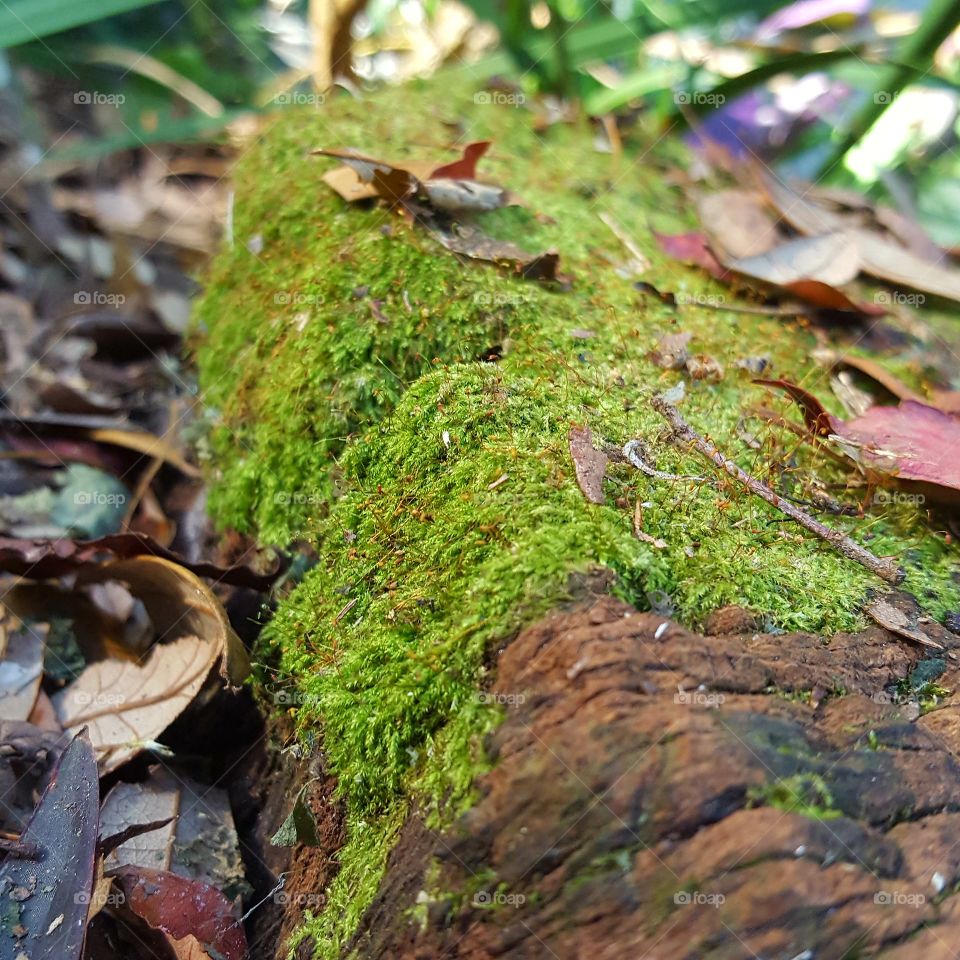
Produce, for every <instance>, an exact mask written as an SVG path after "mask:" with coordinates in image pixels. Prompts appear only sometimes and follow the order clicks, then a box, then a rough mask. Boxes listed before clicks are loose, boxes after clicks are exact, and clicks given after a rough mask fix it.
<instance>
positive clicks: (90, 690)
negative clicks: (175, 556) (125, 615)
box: [53, 557, 249, 772]
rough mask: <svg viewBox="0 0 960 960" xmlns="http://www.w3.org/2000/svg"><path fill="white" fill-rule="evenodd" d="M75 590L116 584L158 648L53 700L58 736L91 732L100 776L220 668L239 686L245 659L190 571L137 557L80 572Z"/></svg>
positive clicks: (95, 673)
mask: <svg viewBox="0 0 960 960" xmlns="http://www.w3.org/2000/svg"><path fill="white" fill-rule="evenodd" d="M77 581H78V583H103V582H109V581H119V582H121V583H124V584H126V585H127V587H128V588H129V590H130V592H131V593H132V594H133V595H134V596H135V597H136V598H137V599H139V600H140V601H141V602H142V603H143V605H144V607H145V608H146V610H147V613H148V615H149V616H150V619H151V621H152V623H153V625H154V627H155V629H156V630H157V632H158V634H159V636H160V638H161V642H158V643H156V644H154V645H153V647H152V648H151V649H150V651H149V652H148V653H147V655H146V656H145V657H144V658H143V659H142V660H140V661H129V660H120V659H105V660H99V661H97V662H95V663H92V664H90V665H89V666H87V667H86V669H84V671H83V672H82V673H81V674H80V676H79V677H78V678H77V679H76V680H75V681H74V682H73V683H71V684H70V685H69V686H67V687H65V688H64V689H63V690H61V691H60V692H59V693H57V694H56V695H55V696H54V697H53V705H54V709H55V710H56V713H57V718H58V720H59V722H60V723H61V724H62V725H63V727H64V728H67V729H70V730H75V729H79V728H80V727H82V726H85V725H86V726H88V727H89V729H90V738H91V740H92V741H93V744H94V747H95V748H96V750H97V756H98V760H99V762H100V764H101V767H102V770H103V772H109V771H111V770H114V769H116V768H117V767H118V766H120V765H121V764H122V763H124V762H126V761H127V760H129V759H130V758H131V757H133V756H136V754H137V753H139V752H140V751H141V750H143V749H144V748H145V746H146V745H147V744H149V743H150V742H152V741H154V740H156V738H157V737H158V736H159V735H160V734H161V733H163V731H164V730H165V729H166V728H167V727H168V726H169V725H170V724H171V723H172V722H173V721H174V720H175V719H176V718H177V717H178V716H179V715H180V714H181V713H182V712H183V710H184V709H186V707H187V706H188V705H189V704H190V702H191V701H192V700H193V698H194V697H195V696H196V695H197V694H198V693H199V692H200V690H201V689H202V687H203V686H204V683H205V682H206V680H207V678H208V677H209V675H210V674H211V671H212V670H213V669H214V668H215V667H217V666H218V665H219V671H220V675H221V677H223V678H224V679H226V680H228V681H229V682H231V683H239V682H240V680H241V679H242V678H243V677H244V676H245V675H246V672H247V670H248V669H249V662H248V660H247V656H246V651H245V650H244V648H243V644H242V643H241V641H240V639H239V638H238V637H237V636H236V634H235V633H234V632H233V630H232V628H231V627H230V623H229V621H228V619H227V615H226V613H225V611H224V610H223V607H222V606H221V604H220V603H219V601H218V600H217V599H216V597H215V596H214V595H213V593H212V592H211V591H210V590H209V589H208V588H207V587H206V585H205V584H203V583H202V582H201V581H200V580H199V579H198V578H197V577H195V576H194V575H193V574H192V573H190V572H189V571H188V570H185V569H184V568H183V567H178V566H177V565H176V564H174V563H170V562H169V561H167V560H162V559H160V558H159V557H135V558H133V559H130V560H119V561H116V562H114V563H108V564H104V565H103V566H101V567H98V568H94V569H87V570H83V571H82V572H81V574H79V575H78V578H77Z"/></svg>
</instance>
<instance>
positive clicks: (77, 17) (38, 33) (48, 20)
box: [0, 0, 159, 49]
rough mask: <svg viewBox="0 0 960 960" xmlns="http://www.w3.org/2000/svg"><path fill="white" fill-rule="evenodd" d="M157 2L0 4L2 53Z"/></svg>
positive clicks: (33, 0) (16, 0)
mask: <svg viewBox="0 0 960 960" xmlns="http://www.w3.org/2000/svg"><path fill="white" fill-rule="evenodd" d="M157 2H159V0H95V2H94V0H81V2H77V0H0V49H5V48H7V47H16V46H18V45H19V44H21V43H29V42H30V41H31V40H39V39H41V38H42V37H48V36H50V35H51V34H53V33H61V32H62V31H64V30H69V29H71V28H72V27H79V26H83V24H86V23H92V22H93V21H95V20H104V19H106V18H107V17H112V16H114V14H117V13H126V12H127V11H128V10H136V9H137V8H139V7H146V6H149V5H150V4H153V3H157Z"/></svg>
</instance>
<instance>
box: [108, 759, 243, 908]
mask: <svg viewBox="0 0 960 960" xmlns="http://www.w3.org/2000/svg"><path fill="white" fill-rule="evenodd" d="M170 817H175V818H176V820H175V821H171V822H169V823H166V824H164V825H163V826H160V827H158V828H157V829H154V830H150V831H149V832H144V833H141V834H138V835H136V836H132V837H130V839H128V840H125V841H124V842H123V843H122V844H120V845H119V846H117V847H116V848H115V849H113V850H111V851H110V852H109V853H108V854H107V856H106V867H107V868H108V870H110V869H113V868H116V867H120V866H123V865H124V864H132V865H133V866H139V867H148V868H150V869H154V870H170V871H172V872H174V873H177V874H179V875H180V876H184V877H189V878H190V879H193V880H200V881H202V882H203V883H208V884H210V885H212V886H214V887H217V888H219V889H227V888H230V887H234V886H236V885H237V883H238V882H239V881H241V880H242V879H243V877H244V868H243V861H242V859H241V856H240V844H239V840H238V839H237V832H236V829H235V828H234V825H233V815H232V814H231V812H230V800H229V797H228V795H227V793H226V791H225V790H221V789H219V788H217V787H209V786H207V785H205V784H201V783H198V782H197V781H195V780H193V779H191V778H190V777H187V776H184V775H183V774H182V773H177V774H176V775H174V774H173V773H172V772H171V771H170V770H168V769H166V768H165V767H156V768H154V769H153V770H152V771H151V773H150V776H149V778H148V779H147V780H145V781H143V782H142V783H118V784H117V785H116V786H115V787H114V788H113V789H112V790H111V791H110V793H109V794H108V795H107V798H106V800H104V802H103V807H102V809H101V812H100V824H101V826H100V835H101V837H110V836H115V835H119V834H121V833H122V832H123V831H124V830H128V829H130V828H131V827H134V826H135V825H137V824H144V823H148V824H149V823H161V822H162V821H164V820H167V819H168V818H170Z"/></svg>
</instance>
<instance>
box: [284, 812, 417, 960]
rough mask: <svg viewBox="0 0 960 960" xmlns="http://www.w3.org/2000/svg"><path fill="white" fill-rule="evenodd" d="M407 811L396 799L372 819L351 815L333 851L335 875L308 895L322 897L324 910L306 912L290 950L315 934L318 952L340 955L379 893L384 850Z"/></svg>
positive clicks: (393, 837) (323, 955)
mask: <svg viewBox="0 0 960 960" xmlns="http://www.w3.org/2000/svg"><path fill="white" fill-rule="evenodd" d="M406 814H407V811H406V805H405V804H402V803H397V804H395V805H394V806H393V808H392V809H390V810H387V811H384V812H383V813H382V814H381V815H380V816H379V817H378V818H377V819H376V820H375V821H373V822H368V821H366V820H364V819H362V818H360V817H351V818H350V820H349V822H348V836H347V842H346V845H345V846H344V847H343V849H342V850H341V851H340V852H339V853H338V854H337V860H338V862H339V868H338V872H337V875H336V878H335V879H334V881H333V883H332V884H330V886H329V888H328V889H327V890H326V891H315V892H312V893H311V894H308V896H317V897H319V898H322V899H323V901H324V903H323V909H322V911H321V912H320V913H317V914H314V913H313V912H312V911H311V910H305V911H304V924H303V926H302V927H301V928H300V929H299V930H298V931H297V933H296V935H295V936H294V937H293V938H292V939H291V942H290V944H289V946H290V952H291V955H293V952H294V951H295V950H296V947H297V945H298V944H299V943H300V942H301V941H302V940H305V939H307V938H308V937H313V938H314V939H315V940H316V943H317V954H316V955H317V956H320V957H324V958H330V960H333V958H336V957H339V956H340V952H341V950H342V949H343V948H344V947H345V946H346V944H347V941H348V940H349V939H350V936H351V935H352V933H353V931H354V930H356V929H357V925H358V924H359V922H360V918H361V917H362V916H363V911H364V910H366V908H367V907H368V906H369V904H370V901H371V900H372V899H373V897H374V894H376V892H377V887H378V886H379V884H380V879H381V877H382V875H383V867H384V864H385V863H386V859H387V854H388V853H389V852H390V848H391V847H392V846H393V844H394V843H395V842H396V839H397V836H398V834H399V833H400V828H401V827H402V826H403V821H404V819H405V818H406Z"/></svg>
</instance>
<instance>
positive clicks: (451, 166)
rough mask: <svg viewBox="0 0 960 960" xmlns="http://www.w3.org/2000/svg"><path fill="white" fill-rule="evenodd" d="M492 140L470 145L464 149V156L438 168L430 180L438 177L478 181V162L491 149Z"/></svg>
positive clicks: (479, 141) (478, 141)
mask: <svg viewBox="0 0 960 960" xmlns="http://www.w3.org/2000/svg"><path fill="white" fill-rule="evenodd" d="M491 143H493V141H492V140H477V141H476V142H475V143H468V144H467V145H466V146H465V147H464V148H463V156H462V157H460V159H459V160H454V161H453V163H445V164H443V165H442V166H439V167H436V168H435V169H434V170H433V172H432V173H431V174H430V176H429V177H428V178H427V179H428V180H435V179H436V178H437V177H449V178H451V179H453V180H476V178H477V161H478V160H479V159H480V158H481V157H482V156H483V155H484V154H485V153H486V152H487V151H488V150H489V149H490V144H491Z"/></svg>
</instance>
